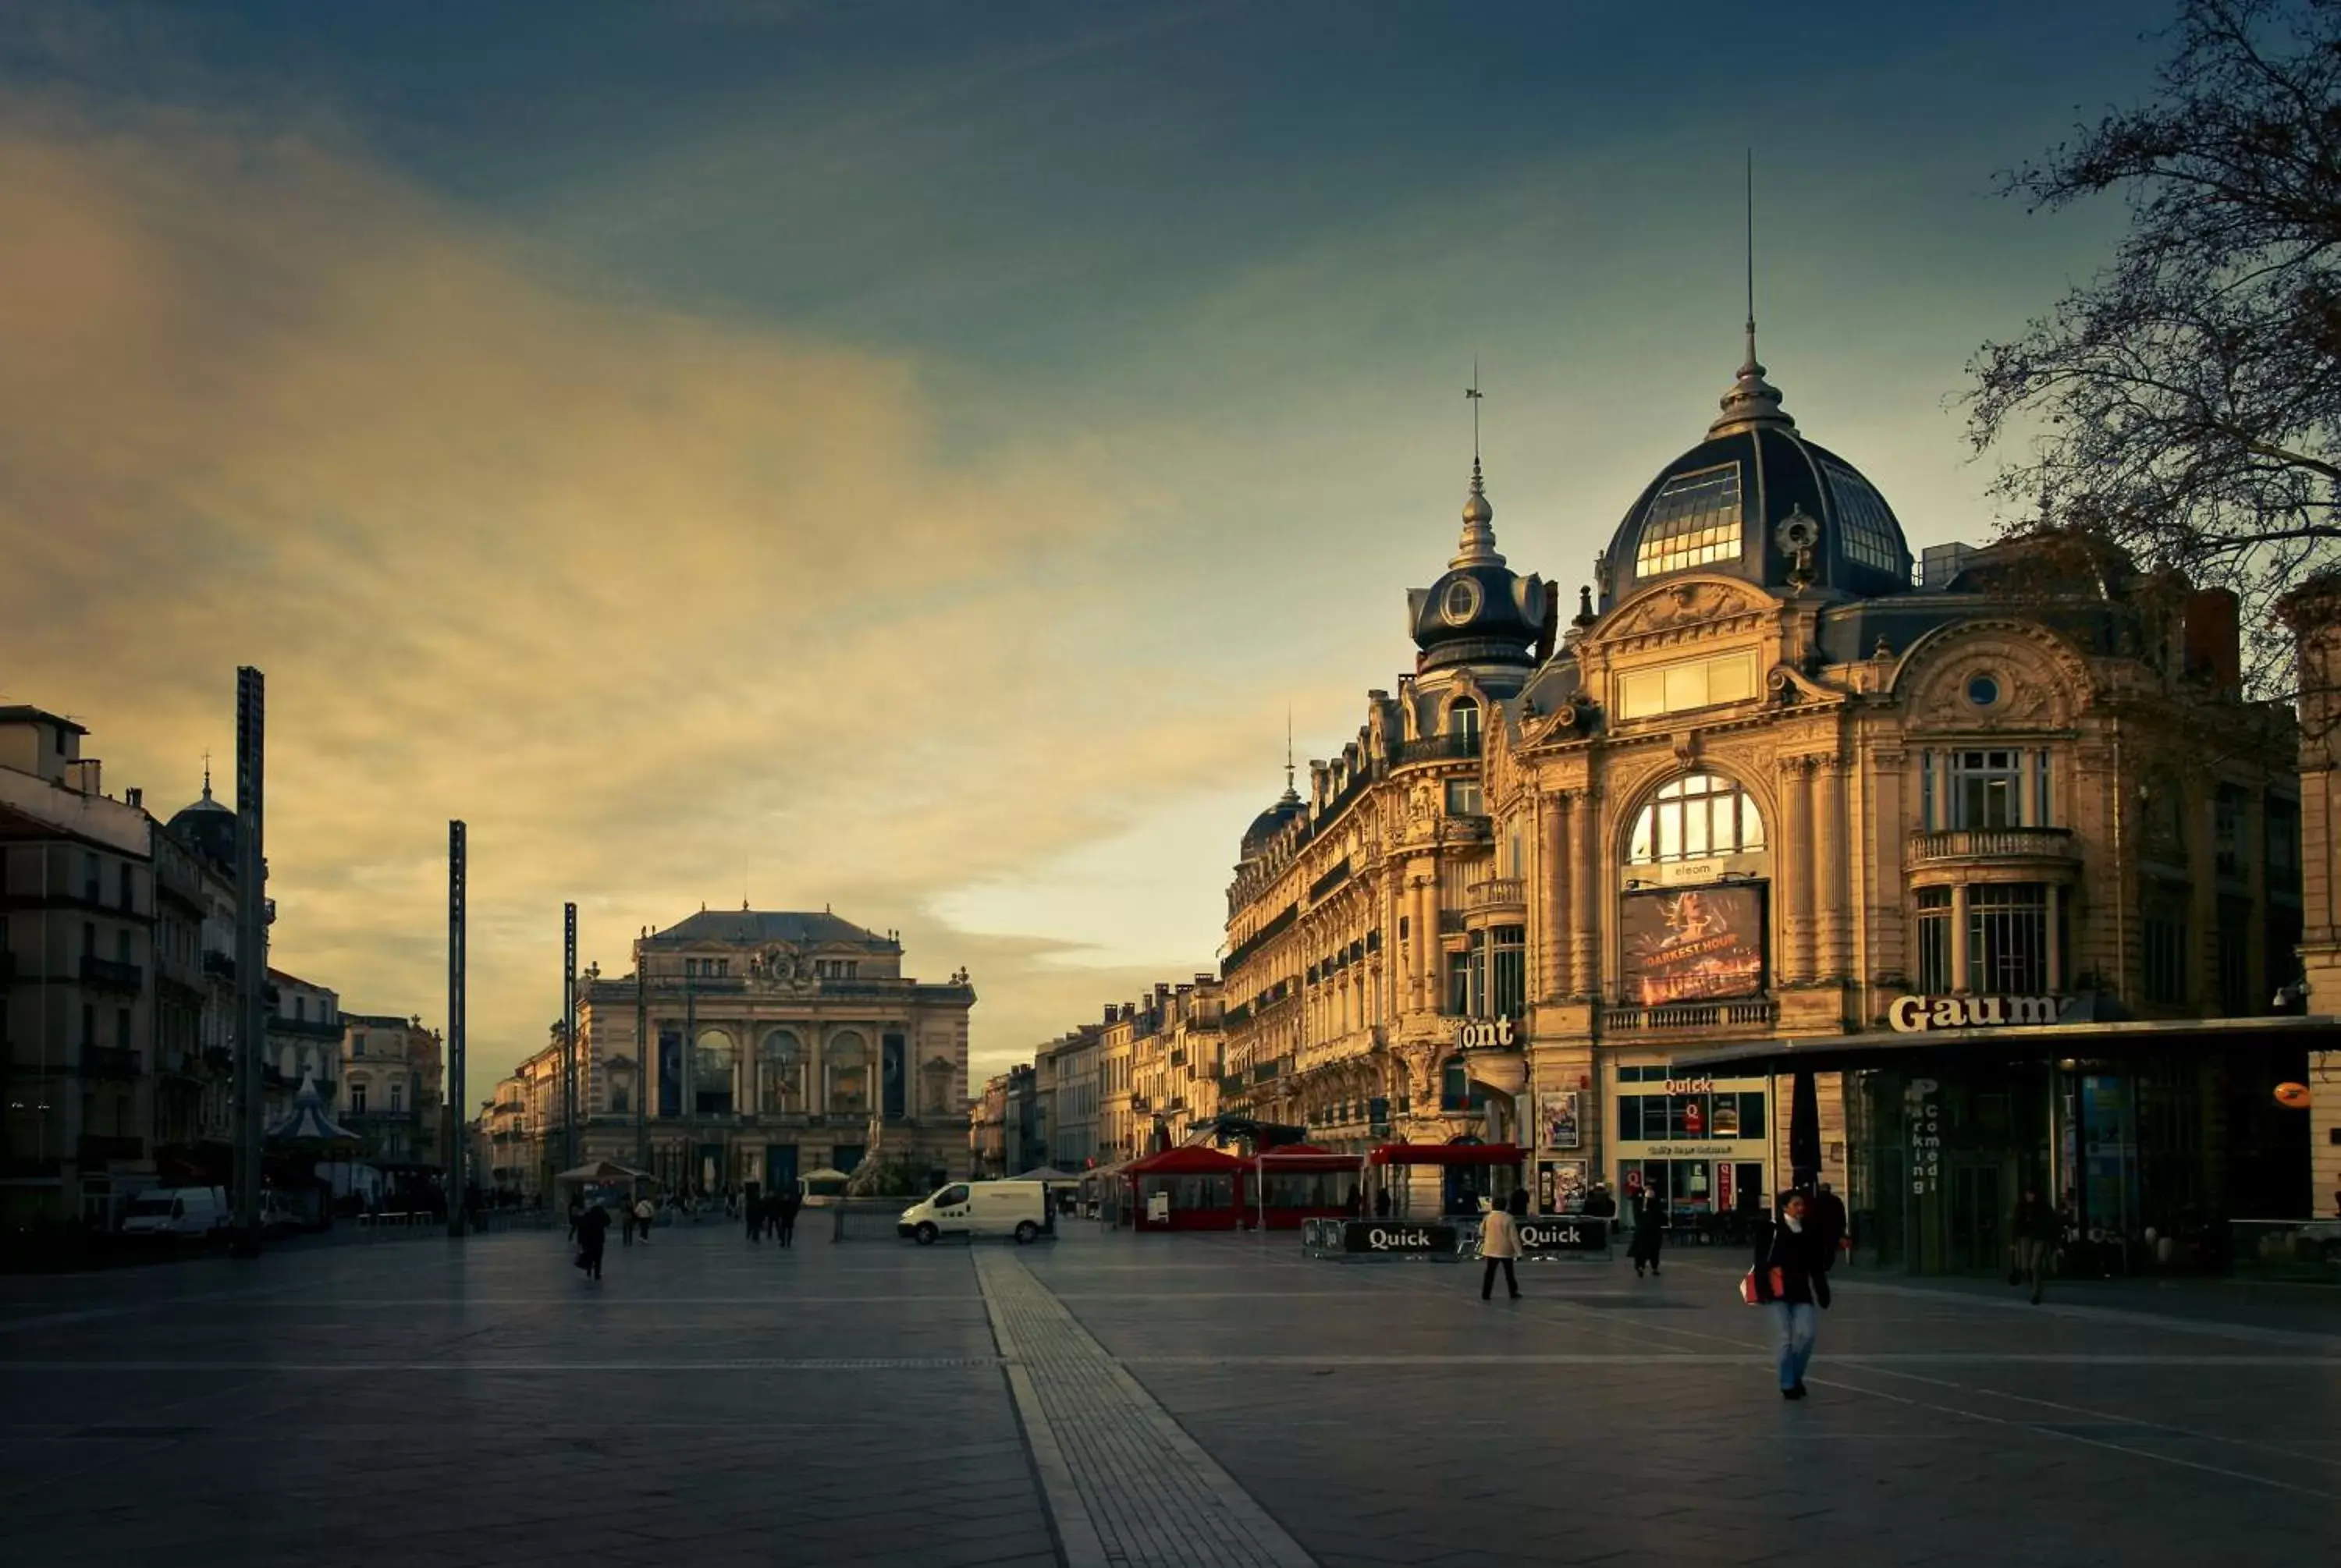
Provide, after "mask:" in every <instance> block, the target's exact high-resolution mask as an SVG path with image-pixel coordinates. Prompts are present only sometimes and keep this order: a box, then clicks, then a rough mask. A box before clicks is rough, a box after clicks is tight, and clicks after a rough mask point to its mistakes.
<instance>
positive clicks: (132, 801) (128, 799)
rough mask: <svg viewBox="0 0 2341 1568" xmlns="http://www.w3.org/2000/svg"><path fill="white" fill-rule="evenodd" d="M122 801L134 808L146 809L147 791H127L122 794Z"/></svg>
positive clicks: (134, 789) (133, 789)
mask: <svg viewBox="0 0 2341 1568" xmlns="http://www.w3.org/2000/svg"><path fill="white" fill-rule="evenodd" d="M122 799H123V800H124V801H125V803H126V804H128V805H129V806H131V807H132V808H134V809H144V807H145V805H146V791H145V790H144V789H136V788H132V789H125V790H124V791H123V792H122Z"/></svg>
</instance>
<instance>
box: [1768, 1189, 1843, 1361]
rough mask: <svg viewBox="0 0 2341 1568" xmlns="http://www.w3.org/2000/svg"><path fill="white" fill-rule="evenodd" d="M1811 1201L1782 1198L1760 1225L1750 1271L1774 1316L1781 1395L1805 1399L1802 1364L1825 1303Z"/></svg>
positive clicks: (1794, 1195)
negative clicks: (1770, 1217)
mask: <svg viewBox="0 0 2341 1568" xmlns="http://www.w3.org/2000/svg"><path fill="white" fill-rule="evenodd" d="M1809 1202H1810V1200H1808V1198H1807V1197H1806V1196H1805V1195H1804V1194H1802V1193H1800V1192H1790V1193H1788V1194H1787V1195H1785V1196H1783V1197H1782V1198H1781V1200H1780V1207H1779V1214H1778V1218H1777V1219H1773V1220H1768V1221H1767V1222H1766V1223H1765V1224H1764V1225H1762V1226H1759V1227H1758V1230H1757V1233H1756V1265H1755V1267H1754V1268H1753V1269H1751V1270H1749V1272H1748V1280H1749V1282H1750V1283H1751V1284H1752V1285H1754V1287H1755V1295H1756V1302H1757V1305H1759V1306H1761V1307H1762V1308H1763V1309H1764V1310H1765V1312H1766V1313H1768V1315H1770V1316H1771V1319H1772V1335H1773V1340H1774V1343H1775V1344H1776V1345H1778V1351H1779V1366H1780V1397H1781V1398H1783V1399H1802V1398H1803V1397H1805V1367H1806V1365H1807V1364H1808V1363H1809V1362H1810V1361H1811V1360H1812V1358H1813V1342H1814V1340H1815V1339H1816V1338H1817V1337H1818V1335H1819V1332H1820V1314H1821V1309H1822V1308H1824V1307H1826V1306H1828V1304H1829V1283H1828V1263H1827V1261H1826V1259H1825V1257H1824V1255H1823V1254H1822V1252H1821V1244H1820V1233H1819V1232H1818V1230H1817V1229H1815V1228H1814V1226H1813V1225H1812V1223H1811V1217H1810V1215H1809V1213H1808V1205H1809Z"/></svg>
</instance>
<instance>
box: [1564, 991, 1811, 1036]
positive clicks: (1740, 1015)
mask: <svg viewBox="0 0 2341 1568" xmlns="http://www.w3.org/2000/svg"><path fill="white" fill-rule="evenodd" d="M1779 1017H1780V1004H1779V1003H1778V1002H1776V1001H1774V1000H1773V999H1772V998H1770V997H1748V998H1747V999H1746V1000H1744V1001H1737V1002H1669V1003H1666V1004H1665V1005H1663V1006H1661V1007H1604V1008H1602V1009H1601V1028H1602V1031H1603V1032H1604V1033H1605V1034H1612V1035H1641V1034H1659V1033H1663V1032H1666V1031H1668V1030H1671V1029H1721V1028H1740V1029H1768V1028H1770V1027H1772V1026H1773V1025H1774V1024H1775V1023H1777V1022H1778V1021H1779Z"/></svg>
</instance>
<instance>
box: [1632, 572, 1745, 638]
mask: <svg viewBox="0 0 2341 1568" xmlns="http://www.w3.org/2000/svg"><path fill="white" fill-rule="evenodd" d="M1772 603H1773V600H1771V598H1770V597H1769V596H1768V595H1767V594H1765V593H1764V592H1763V591H1762V590H1758V589H1755V588H1751V587H1749V586H1748V584H1746V583H1744V582H1735V581H1731V580H1730V579H1728V578H1719V577H1699V578H1691V579H1689V580H1687V581H1676V582H1666V583H1660V584H1659V586H1657V587H1656V588H1653V589H1650V590H1649V591H1647V592H1645V593H1643V594H1642V595H1641V596H1640V597H1639V598H1637V599H1634V600H1629V601H1628V602H1627V603H1626V604H1625V605H1623V606H1622V607H1620V608H1619V609H1618V610H1614V611H1613V612H1611V614H1610V616H1609V620H1607V621H1606V622H1604V623H1603V625H1602V627H1601V629H1600V631H1599V637H1600V639H1601V640H1603V641H1605V642H1607V641H1611V640H1616V639H1618V638H1621V637H1639V636H1642V635H1644V634H1646V633H1649V632H1653V631H1666V630H1681V629H1683V628H1687V627H1691V626H1696V625H1698V624H1699V623H1700V622H1702V621H1709V620H1728V619H1729V618H1731V617H1733V616H1738V615H1757V614H1760V613H1762V612H1763V611H1764V610H1768V609H1770V608H1771V606H1772Z"/></svg>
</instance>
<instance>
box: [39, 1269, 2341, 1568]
mask: <svg viewBox="0 0 2341 1568" xmlns="http://www.w3.org/2000/svg"><path fill="white" fill-rule="evenodd" d="M1737 1272H1738V1270H1737V1268H1736V1267H1735V1266H1734V1260H1732V1259H1728V1258H1724V1257H1718V1256H1716V1255H1697V1254H1689V1255H1683V1256H1680V1257H1679V1258H1677V1259H1675V1260H1673V1261H1671V1262H1670V1263H1669V1265H1668V1267H1667V1270H1666V1274H1665V1277H1664V1278H1662V1279H1659V1280H1656V1281H1638V1280H1636V1279H1635V1277H1634V1275H1633V1273H1632V1270H1631V1268H1630V1266H1629V1265H1627V1264H1625V1263H1624V1262H1623V1261H1622V1260H1621V1261H1619V1262H1618V1263H1615V1264H1610V1265H1583V1264H1553V1265H1532V1266H1530V1267H1529V1268H1527V1269H1525V1270H1524V1271H1523V1274H1524V1280H1523V1284H1524V1287H1525V1289H1526V1290H1527V1292H1528V1297H1527V1299H1526V1300H1524V1301H1521V1302H1519V1303H1517V1304H1511V1303H1506V1302H1504V1301H1502V1300H1501V1299H1499V1300H1498V1301H1496V1302H1494V1303H1492V1304H1482V1303H1481V1302H1480V1300H1479V1295H1478V1290H1477V1284H1478V1275H1477V1270H1476V1269H1471V1270H1468V1271H1467V1270H1466V1269H1464V1268H1460V1267H1454V1266H1440V1265H1426V1264H1394V1263H1378V1264H1376V1263H1360V1264H1341V1263H1327V1262H1312V1261H1310V1260H1308V1259H1305V1258H1303V1257H1302V1256H1301V1255H1300V1249H1299V1246H1298V1244H1297V1242H1296V1241H1295V1240H1294V1239H1293V1238H1292V1237H1291V1236H1289V1235H1287V1236H1273V1237H1270V1238H1268V1239H1267V1240H1264V1241H1263V1240H1260V1239H1256V1238H1249V1237H1242V1238H1240V1237H1220V1236H1175V1237H1161V1236H1148V1237H1140V1236H1130V1235H1126V1234H1124V1235H1101V1234H1100V1233H1099V1232H1097V1231H1096V1230H1095V1229H1094V1228H1092V1227H1089V1226H1080V1227H1077V1228H1075V1229H1073V1230H1072V1231H1071V1233H1070V1234H1068V1235H1067V1236H1064V1237H1062V1238H1061V1240H1059V1241H1057V1242H1055V1243H1053V1244H1051V1245H1042V1246H1036V1247H1031V1248H1021V1249H1020V1248H1014V1247H1010V1246H1005V1245H987V1246H981V1247H974V1248H970V1247H967V1246H964V1245H959V1246H954V1245H943V1246H938V1247H934V1248H931V1249H919V1248H914V1247H911V1246H910V1245H907V1244H904V1245H897V1244H894V1243H892V1242H891V1241H886V1240H880V1239H870V1240H857V1241H852V1242H848V1243H845V1244H843V1245H837V1244H832V1243H831V1242H829V1241H828V1240H827V1239H826V1236H825V1234H823V1233H822V1232H821V1231H820V1230H819V1229H818V1228H817V1227H813V1226H809V1227H808V1228H807V1230H806V1231H805V1232H803V1233H801V1235H800V1241H799V1245H798V1246H797V1247H796V1248H795V1249H793V1250H792V1251H789V1252H782V1251H781V1250H779V1249H777V1248H774V1247H772V1246H770V1245H764V1246H761V1247H752V1246H751V1245H748V1244H747V1243H746V1241H745V1240H744V1239H743V1237H742V1236H741V1234H740V1233H739V1232H738V1231H737V1230H736V1229H733V1228H730V1227H719V1226H701V1227H698V1228H696V1229H689V1228H686V1229H682V1230H675V1231H665V1230H662V1231H661V1232H660V1233H659V1235H658V1237H657V1239H656V1241H655V1242H653V1243H652V1244H651V1245H648V1246H647V1247H645V1246H642V1245H636V1246H634V1247H632V1248H622V1247H617V1246H614V1245H613V1247H612V1248H611V1250H610V1253H609V1265H608V1277H607V1278H606V1279H605V1280H604V1281H603V1283H602V1284H601V1285H598V1286H596V1285H589V1284H587V1283H585V1282H584V1281H583V1279H582V1278H581V1277H580V1275H578V1273H577V1271H576V1270H575V1269H573V1268H572V1267H570V1266H569V1263H568V1252H567V1249H566V1247H565V1246H564V1245H563V1241H562V1239H561V1237H560V1236H559V1235H558V1234H554V1233H543V1232H522V1233H515V1234H510V1235H501V1236H487V1237H478V1238H474V1239H473V1240H471V1241H469V1242H465V1243H461V1244H456V1243H449V1242H447V1241H445V1240H444V1239H443V1238H437V1237H411V1238H403V1239H396V1240H387V1239H386V1240H382V1241H378V1242H370V1243H364V1244H353V1243H348V1242H340V1243H327V1244H322V1245H321V1244H314V1243H304V1244H300V1245H294V1246H290V1247H287V1248H284V1249H282V1250H280V1251H277V1252H274V1253H272V1254H271V1255H268V1256H267V1257H264V1258H263V1259H262V1260H260V1261H259V1262H257V1263H247V1264H237V1263H234V1262H231V1261H229V1260H226V1259H204V1260H197V1261H192V1262H188V1263H184V1264H179V1265H168V1266H155V1267H149V1268H140V1269H132V1270H124V1271H117V1272H115V1273H111V1274H105V1275H83V1276H73V1277H63V1278H12V1279H6V1280H0V1444H5V1455H6V1458H5V1465H0V1488H5V1502H0V1560H5V1562H7V1563H11V1564H25V1565H27V1568H34V1565H38V1568H48V1565H52V1564H55V1565H64V1564H79V1563H88V1564H107V1565H120V1564H135V1563H158V1564H159V1563H172V1564H187V1565H197V1564H210V1563H222V1564H225V1563H237V1564H255V1565H256V1564H265V1563H319V1562H329V1561H330V1562H345V1563H365V1564H370V1565H371V1564H391V1563H418V1564H421V1563H433V1564H440V1563H444V1564H456V1565H463V1564H474V1563H476V1564H523V1563H547V1564H551V1563H560V1564H563V1565H565V1568H576V1565H580V1564H598V1563H643V1564H650V1563H658V1564H663V1565H672V1564H678V1563H689V1564H692V1565H694V1568H702V1565H713V1564H735V1563H737V1564H746V1563H904V1564H911V1563H918V1564H934V1565H937V1568H952V1565H960V1564H978V1563H1001V1564H1031V1565H1033V1568H1041V1565H1044V1564H1049V1563H1072V1564H1098V1563H1198V1564H1200V1563H1285V1564H1293V1565H1299V1564H1304V1563H1320V1564H1324V1565H1326V1568H1335V1565H1338V1564H1360V1565H1362V1564H1380V1563H1489V1562H1538V1563H1687V1564H1703V1563H1782V1564H1790V1565H1801V1568H1809V1565H1810V1564H1813V1563H1820V1562H1832V1563H1851V1564H1918V1563H1944V1564H1955V1565H1957V1568H1974V1565H1975V1564H1977V1563H1995V1564H1997V1563H2041V1564H2057V1565H2058V1568H2070V1565H2073V1564H2080V1563H2187V1564H2202V1563H2222V1564H2230V1563H2237V1564H2239V1563H2286V1564H2298V1563H2309V1562H2319V1561H2331V1560H2333V1559H2334V1558H2335V1556H2336V1553H2341V1298H2336V1297H2335V1296H2334V1295H2329V1294H2320V1293H2318V1292H2316V1290H2315V1289H2313V1288H2308V1287H2302V1288H2296V1289H2292V1290H2289V1291H2287V1290H2284V1289H2280V1288H2275V1287H2267V1288H2246V1287H2241V1286H2234V1285H2216V1284H2199V1285H2198V1284H2190V1285H2183V1286H2176V1287H2163V1288H2160V1289H2157V1288H2154V1287H2127V1288H2124V1287H2107V1286H2101V1287H2094V1288H2084V1287H2079V1286H2068V1287H2066V1288H2064V1289H2061V1290H2059V1291H2057V1292H2056V1293H2055V1295H2054V1296H2053V1297H2052V1299H2051V1300H2050V1302H2049V1303H2048V1304H2047V1305H2044V1306H2041V1307H2038V1308H2032V1307H2027V1306H2026V1305H2023V1304H2022V1302H2021V1300H2020V1299H2019V1298H2017V1296H2015V1295H2013V1294H2012V1293H2002V1292H1999V1291H1997V1290H1994V1289H1992V1288H1990V1287H1989V1286H1987V1285H1969V1284H1953V1285H1942V1286H1935V1285H1918V1284H1915V1283H1913V1282H1909V1281H1907V1280H1901V1279H1892V1280H1888V1279H1880V1278H1874V1277H1872V1276H1868V1275H1864V1274H1862V1273H1860V1272H1859V1271H1856V1272H1853V1273H1851V1274H1849V1275H1842V1276H1840V1282H1839V1295H1838V1306H1837V1309H1836V1310H1835V1311H1833V1312H1831V1313H1829V1314H1828V1315H1827V1316H1826V1318H1825V1320H1824V1323H1823V1325H1822V1335H1821V1342H1820V1355H1819V1357H1818V1360H1817V1362H1816V1363H1815V1366H1814V1373H1813V1375H1812V1378H1811V1384H1812V1387H1813V1397H1812V1398H1811V1399H1810V1400H1808V1401H1807V1402H1805V1403H1803V1404H1784V1403H1783V1402H1782V1401H1781V1400H1780V1398H1779V1397H1778V1394H1777V1393H1776V1392H1775V1391H1774V1388H1773V1384H1772V1379H1771V1374H1770V1369H1769V1366H1768V1362H1767V1357H1766V1355H1765V1353H1764V1349H1763V1343H1762V1342H1763V1337H1764V1335H1763V1323H1762V1320H1761V1319H1759V1318H1758V1315H1756V1314H1755V1313H1753V1312H1750V1311H1748V1310H1747V1309H1745V1308H1743V1307H1740V1306H1739V1305H1738V1304H1737V1300H1736V1296H1735V1295H1734V1291H1733V1284H1734V1280H1735V1278H1736V1275H1737Z"/></svg>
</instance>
